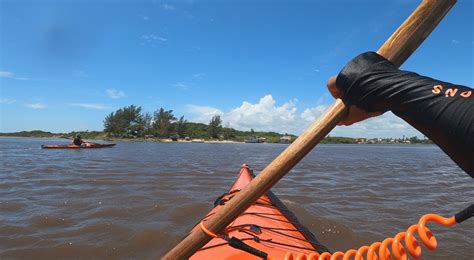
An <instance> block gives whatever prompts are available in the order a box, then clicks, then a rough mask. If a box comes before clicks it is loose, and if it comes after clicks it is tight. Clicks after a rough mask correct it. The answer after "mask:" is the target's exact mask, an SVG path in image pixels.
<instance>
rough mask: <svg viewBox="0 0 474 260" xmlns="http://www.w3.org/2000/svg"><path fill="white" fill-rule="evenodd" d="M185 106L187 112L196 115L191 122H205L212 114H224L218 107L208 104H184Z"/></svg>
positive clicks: (207, 121)
mask: <svg viewBox="0 0 474 260" xmlns="http://www.w3.org/2000/svg"><path fill="white" fill-rule="evenodd" d="M186 108H187V110H188V111H189V112H191V113H192V114H195V115H196V116H195V117H194V118H193V120H191V121H193V122H200V123H206V124H207V123H209V120H210V119H211V118H212V117H213V116H215V115H220V116H222V115H223V114H224V113H223V112H222V111H221V110H220V109H218V108H214V107H209V106H197V105H186Z"/></svg>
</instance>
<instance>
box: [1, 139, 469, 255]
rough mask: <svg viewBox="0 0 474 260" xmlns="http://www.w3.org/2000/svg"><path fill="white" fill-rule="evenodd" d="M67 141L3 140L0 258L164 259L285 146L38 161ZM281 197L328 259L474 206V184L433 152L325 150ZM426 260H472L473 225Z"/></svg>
mask: <svg viewBox="0 0 474 260" xmlns="http://www.w3.org/2000/svg"><path fill="white" fill-rule="evenodd" d="M65 142H67V141H66V140H61V139H39V138H37V139H35V138H0V162H1V168H0V259H10V258H12V259H17V258H18V259H25V258H26V259H58V258H60V259H64V258H75V259H90V258H113V259H117V258H122V259H128V258H134V259H150V258H156V257H159V256H162V255H163V254H164V253H165V252H166V251H167V250H169V249H170V247H172V246H173V245H174V244H175V243H177V242H178V241H179V240H180V239H181V238H182V237H183V235H185V234H186V232H187V231H189V229H190V228H191V227H192V226H193V225H194V224H195V223H196V222H197V221H198V220H199V219H200V218H201V217H203V216H204V215H205V214H206V213H207V212H208V211H209V210H210V209H211V207H212V202H213V201H214V199H215V198H216V197H218V196H219V195H221V194H222V193H224V192H226V191H227V190H228V188H229V187H230V185H231V184H232V182H233V181H234V179H235V178H236V176H237V173H238V171H239V167H240V165H241V164H242V163H247V164H248V165H249V166H250V167H251V168H253V169H254V171H255V173H256V174H258V173H259V171H261V170H262V169H263V168H264V167H265V166H266V165H267V164H268V163H269V162H270V161H271V160H272V159H274V158H275V157H276V156H277V155H278V154H279V153H280V152H281V151H282V150H283V149H284V148H285V147H286V146H287V145H283V144H206V143H151V142H119V143H118V144H117V146H116V147H114V148H107V149H86V150H42V149H40V145H41V144H58V143H65ZM273 191H274V193H275V194H276V195H277V196H279V197H280V199H281V200H282V201H283V202H284V203H285V204H286V205H287V206H288V207H289V208H290V210H292V211H293V212H294V213H295V215H296V216H298V217H299V219H300V221H301V222H302V223H303V224H304V225H306V226H307V227H308V228H309V229H310V230H311V231H312V232H313V233H314V234H315V235H316V237H317V238H318V239H319V240H320V242H321V243H323V244H324V245H326V246H327V247H328V248H330V249H331V250H347V249H349V248H351V247H359V246H361V245H363V244H370V243H371V242H374V241H378V240H382V239H384V238H386V237H388V236H393V235H395V234H396V233H398V232H400V231H404V230H406V228H408V226H410V225H411V224H413V223H415V222H417V221H418V219H419V217H421V216H422V215H423V214H425V213H439V214H443V215H446V216H450V215H452V214H455V213H457V212H458V211H459V210H461V209H463V208H464V207H466V206H467V205H469V204H471V203H473V202H474V180H473V179H472V178H471V177H469V176H468V175H467V174H465V173H464V172H463V171H462V170H460V169H459V168H458V167H457V166H456V165H455V164H454V163H453V162H452V161H451V160H450V159H449V158H448V157H447V156H446V155H445V154H444V153H443V152H442V151H441V150H439V149H438V148H437V147H436V146H433V145H320V146H318V147H317V148H316V149H315V150H314V151H312V152H311V153H310V154H309V155H308V156H307V157H306V158H305V159H304V160H303V161H302V162H300V163H299V164H298V165H297V167H296V168H295V169H294V170H292V171H291V172H290V173H289V174H288V175H287V176H285V177H284V178H283V179H282V180H281V181H280V182H279V183H278V184H277V186H276V187H274V188H273ZM430 228H431V229H432V230H433V233H434V234H435V235H436V237H437V239H438V243H439V247H438V249H437V250H435V251H434V252H428V250H427V249H425V248H424V247H423V256H424V259H473V258H474V236H473V235H472V234H473V233H474V219H471V220H468V221H466V222H464V223H462V224H460V225H457V226H455V227H451V228H445V227H439V226H437V225H436V224H433V225H430Z"/></svg>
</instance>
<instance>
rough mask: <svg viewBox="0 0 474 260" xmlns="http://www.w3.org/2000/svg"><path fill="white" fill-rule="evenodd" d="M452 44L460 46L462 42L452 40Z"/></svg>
mask: <svg viewBox="0 0 474 260" xmlns="http://www.w3.org/2000/svg"><path fill="white" fill-rule="evenodd" d="M451 42H452V43H454V44H459V43H460V42H459V41H458V40H451Z"/></svg>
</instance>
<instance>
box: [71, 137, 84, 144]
mask: <svg viewBox="0 0 474 260" xmlns="http://www.w3.org/2000/svg"><path fill="white" fill-rule="evenodd" d="M72 143H73V144H74V145H77V146H82V144H86V142H84V140H82V138H81V135H76V137H75V138H74V140H73V141H72Z"/></svg>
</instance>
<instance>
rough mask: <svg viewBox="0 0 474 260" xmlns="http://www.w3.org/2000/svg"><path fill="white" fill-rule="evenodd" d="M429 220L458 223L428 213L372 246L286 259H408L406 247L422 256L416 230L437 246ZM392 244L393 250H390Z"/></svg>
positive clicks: (425, 241) (424, 240)
mask: <svg viewBox="0 0 474 260" xmlns="http://www.w3.org/2000/svg"><path fill="white" fill-rule="evenodd" d="M428 222H436V223H438V224H441V225H443V226H452V225H454V224H456V223H457V222H456V218H455V217H454V216H453V217H450V218H445V217H442V216H440V215H436V214H426V215H424V216H423V217H421V219H420V221H418V224H415V225H412V226H410V227H409V228H408V229H407V231H406V232H400V233H398V234H397V235H396V236H395V237H393V238H391V237H390V238H387V239H385V240H384V241H382V242H375V243H373V244H372V245H370V246H362V247H360V248H359V249H358V250H355V249H350V250H348V251H346V252H345V253H344V252H340V251H339V252H335V253H334V254H330V253H328V252H324V253H322V254H318V253H311V254H309V255H305V254H293V253H291V252H288V253H287V254H286V255H285V260H316V259H318V260H337V259H343V260H349V259H351V258H354V259H356V260H361V259H364V257H363V255H364V254H365V255H366V259H367V260H372V259H380V260H385V259H391V258H392V257H393V258H394V259H407V255H406V252H405V249H406V251H408V253H409V254H410V255H411V256H412V257H413V258H419V257H420V256H421V247H420V245H419V244H418V241H417V240H416V238H415V236H414V234H415V232H417V233H418V236H419V237H420V240H421V241H422V243H423V245H425V247H427V248H428V249H430V250H434V249H435V248H436V246H437V242H436V238H435V237H434V235H433V234H432V233H431V231H430V230H429V229H428V228H427V227H426V224H427V223H428ZM402 240H405V247H404V246H403V245H402ZM390 246H391V251H390V250H389V247H390ZM377 252H378V254H377Z"/></svg>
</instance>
